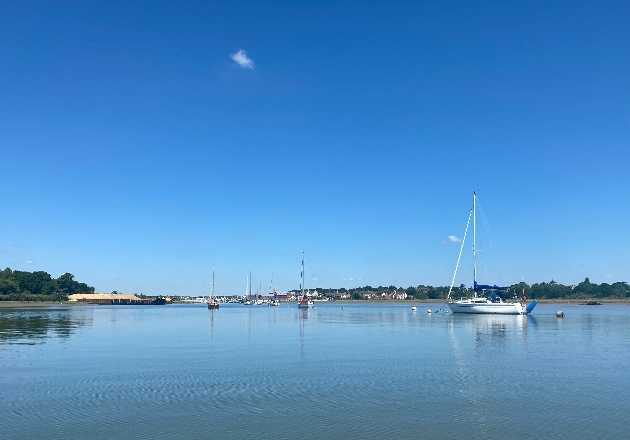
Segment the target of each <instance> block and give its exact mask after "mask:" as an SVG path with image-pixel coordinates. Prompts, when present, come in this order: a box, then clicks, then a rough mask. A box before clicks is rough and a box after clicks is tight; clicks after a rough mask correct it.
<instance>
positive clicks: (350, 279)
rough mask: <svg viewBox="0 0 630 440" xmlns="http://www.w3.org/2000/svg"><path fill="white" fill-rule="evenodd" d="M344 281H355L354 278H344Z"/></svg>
mask: <svg viewBox="0 0 630 440" xmlns="http://www.w3.org/2000/svg"><path fill="white" fill-rule="evenodd" d="M342 281H354V279H353V278H344V279H343V280H342Z"/></svg>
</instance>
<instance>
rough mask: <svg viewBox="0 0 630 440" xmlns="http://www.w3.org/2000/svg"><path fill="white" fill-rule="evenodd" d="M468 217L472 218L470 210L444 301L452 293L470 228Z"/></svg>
mask: <svg viewBox="0 0 630 440" xmlns="http://www.w3.org/2000/svg"><path fill="white" fill-rule="evenodd" d="M470 217H472V208H471V210H470V214H468V222H467V223H466V230H465V231H464V238H462V245H461V247H460V248H459V256H458V257H457V264H456V265H455V273H454V274H453V280H452V281H451V287H449V289H448V295H447V296H446V301H448V300H449V299H450V298H451V292H452V291H453V285H454V284H455V277H457V269H458V268H459V260H460V259H461V258H462V251H463V250H464V243H465V242H466V234H467V233H468V226H470Z"/></svg>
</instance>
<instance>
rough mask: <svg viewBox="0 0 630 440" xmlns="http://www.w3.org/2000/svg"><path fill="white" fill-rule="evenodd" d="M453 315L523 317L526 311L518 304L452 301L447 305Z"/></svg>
mask: <svg viewBox="0 0 630 440" xmlns="http://www.w3.org/2000/svg"><path fill="white" fill-rule="evenodd" d="M448 306H449V308H450V309H451V311H452V312H453V313H471V314H485V315H491V314H494V315H525V314H527V312H526V310H525V309H524V308H523V306H522V305H521V304H519V303H492V302H488V303H474V302H472V301H470V302H468V301H454V302H449V303H448Z"/></svg>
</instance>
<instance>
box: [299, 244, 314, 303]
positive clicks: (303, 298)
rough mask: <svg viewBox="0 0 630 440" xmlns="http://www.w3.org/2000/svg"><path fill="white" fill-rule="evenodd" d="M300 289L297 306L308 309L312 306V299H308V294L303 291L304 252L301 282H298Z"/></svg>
mask: <svg viewBox="0 0 630 440" xmlns="http://www.w3.org/2000/svg"><path fill="white" fill-rule="evenodd" d="M300 289H301V290H302V298H301V299H300V302H299V303H298V308H299V309H308V308H309V307H313V305H314V303H313V301H311V300H310V299H308V296H307V295H306V294H305V293H304V252H302V284H300Z"/></svg>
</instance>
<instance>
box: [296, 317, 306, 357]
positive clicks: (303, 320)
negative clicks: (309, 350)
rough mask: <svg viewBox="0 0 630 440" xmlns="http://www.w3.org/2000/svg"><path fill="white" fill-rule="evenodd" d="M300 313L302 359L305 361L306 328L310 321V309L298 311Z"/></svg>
mask: <svg viewBox="0 0 630 440" xmlns="http://www.w3.org/2000/svg"><path fill="white" fill-rule="evenodd" d="M298 310H299V311H300V358H301V359H302V360H304V327H306V320H307V319H308V309H306V308H304V309H298Z"/></svg>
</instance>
